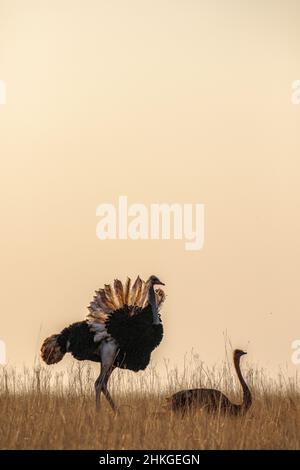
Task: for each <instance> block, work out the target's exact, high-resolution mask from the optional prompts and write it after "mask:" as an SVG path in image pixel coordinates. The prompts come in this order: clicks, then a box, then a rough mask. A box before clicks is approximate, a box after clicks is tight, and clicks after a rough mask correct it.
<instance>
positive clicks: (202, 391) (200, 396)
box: [167, 349, 252, 416]
mask: <svg viewBox="0 0 300 470" xmlns="http://www.w3.org/2000/svg"><path fill="white" fill-rule="evenodd" d="M244 354H247V353H245V352H244V351H241V350H240V349H236V350H235V351H234V352H233V362H234V367H235V370H236V373H237V376H238V379H239V381H240V384H241V386H242V389H243V402H242V403H241V404H240V405H236V404H235V403H231V401H230V400H229V399H228V398H227V397H226V395H224V394H223V393H222V392H220V391H219V390H215V389H209V388H195V389H192V390H182V391H180V392H178V393H175V394H174V395H172V396H171V397H170V398H168V399H167V400H168V401H170V402H171V407H172V410H173V411H181V412H182V413H185V412H186V411H187V410H188V409H190V408H194V407H199V408H204V409H205V410H206V411H207V412H209V413H216V412H220V413H223V414H229V415H233V416H237V415H242V414H244V413H246V411H247V410H248V409H249V408H250V406H251V404H252V397H251V392H250V390H249V388H248V386H247V384H246V382H245V380H244V378H243V376H242V373H241V369H240V359H241V356H243V355H244Z"/></svg>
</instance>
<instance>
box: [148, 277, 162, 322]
mask: <svg viewBox="0 0 300 470" xmlns="http://www.w3.org/2000/svg"><path fill="white" fill-rule="evenodd" d="M148 302H149V304H150V305H151V309H152V318H153V325H159V324H160V321H159V316H158V308H157V305H156V296H155V290H154V287H153V285H152V284H151V285H150V287H149V291H148Z"/></svg>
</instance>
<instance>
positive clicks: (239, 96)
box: [0, 0, 300, 375]
mask: <svg viewBox="0 0 300 470" xmlns="http://www.w3.org/2000/svg"><path fill="white" fill-rule="evenodd" d="M299 58H300V4H299V1H298V0H287V1H285V2H283V1H277V0H272V1H271V0H264V1H263V2H261V1H258V0H254V1H245V0H244V1H243V0H239V1H237V0H227V1H223V0H219V1H211V0H202V1H200V0H199V1H195V0H193V1H192V0H184V1H183V0H173V1H171V0H169V1H167V0H159V1H158V0H157V1H151V2H150V1H145V0H135V1H133V0H129V1H127V2H124V1H121V0H111V1H102V0H98V1H96V0H88V1H78V0H77V1H76V0H59V1H58V0H56V1H53V0H52V1H38V0H26V1H21V0H0V79H2V80H5V82H6V85H7V104H6V105H5V106H0V132H1V138H0V155H1V176H0V177H1V185H0V188H1V198H0V205H1V208H0V209H1V210H0V214H1V235H0V240H1V286H2V293H1V323H0V339H2V340H4V341H5V342H6V345H7V356H8V360H9V362H10V363H12V364H21V363H23V362H26V363H27V364H32V362H33V359H34V356H35V354H36V353H37V351H38V349H39V344H40V342H41V340H42V339H43V338H44V337H45V336H46V335H48V334H50V333H54V332H58V331H60V330H61V329H62V328H63V327H64V326H66V325H67V324H69V323H71V322H73V321H78V320H80V319H83V318H84V316H85V313H86V309H85V307H86V305H87V304H88V303H89V301H90V299H91V296H92V295H93V291H94V290H95V289H96V288H98V287H100V286H102V285H103V284H104V283H107V282H110V281H111V280H113V279H114V278H115V277H120V278H122V279H124V278H125V277H126V275H127V274H128V275H131V276H135V275H136V274H140V275H141V276H142V277H148V276H149V275H150V274H156V275H158V276H159V277H161V278H162V280H163V281H164V282H165V283H166V292H167V294H168V298H167V302H166V305H165V308H164V311H163V320H164V325H165V339H164V341H163V343H162V345H161V346H160V348H159V349H158V350H157V351H156V352H155V355H154V357H155V359H156V360H160V359H162V358H163V357H168V358H170V359H171V360H172V362H173V363H177V362H180V361H181V360H182V358H183V356H184V354H185V352H186V351H190V349H191V348H192V347H193V348H194V349H195V350H196V351H197V353H198V354H199V356H200V358H201V359H203V360H204V361H205V363H207V364H211V363H213V362H216V361H221V360H222V359H223V357H224V338H223V335H224V332H227V336H228V337H229V338H230V340H231V342H232V345H233V346H234V347H241V348H245V349H247V350H248V352H249V360H250V361H251V362H252V361H253V362H255V363H260V364H262V365H263V366H265V367H267V368H268V369H269V370H270V372H271V371H272V372H274V371H275V370H277V368H278V367H279V366H282V365H284V364H288V367H289V373H290V374H291V375H294V374H296V372H297V370H298V372H299V367H300V366H298V367H297V366H295V365H292V364H291V361H290V357H291V352H292V350H291V342H292V341H293V340H294V339H297V338H300V321H299V317H300V315H299V313H300V311H299V310H300V297H299V266H300V218H299V209H300V189H299V173H300V161H299V155H300V139H299V124H300V106H293V105H292V104H291V83H292V81H293V80H296V79H299V78H300V59H299ZM123 194H124V195H127V196H128V199H129V202H130V203H134V202H140V203H143V204H146V205H148V204H150V203H157V202H168V203H174V202H178V203H181V204H183V203H188V202H192V203H197V202H198V203H204V204H205V211H206V212H205V245H204V249H203V250H202V251H200V252H187V251H185V250H184V247H183V242H182V241H100V240H98V239H97V237H96V224H97V221H98V219H97V218H96V216H95V212H96V207H97V206H98V205H99V204H100V203H103V202H112V203H116V202H117V199H118V197H119V195H123Z"/></svg>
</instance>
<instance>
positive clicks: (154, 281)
mask: <svg viewBox="0 0 300 470" xmlns="http://www.w3.org/2000/svg"><path fill="white" fill-rule="evenodd" d="M148 282H149V284H150V285H151V286H164V285H165V284H164V283H163V282H161V281H160V280H159V279H158V277H157V276H154V275H152V276H150V277H149V279H148Z"/></svg>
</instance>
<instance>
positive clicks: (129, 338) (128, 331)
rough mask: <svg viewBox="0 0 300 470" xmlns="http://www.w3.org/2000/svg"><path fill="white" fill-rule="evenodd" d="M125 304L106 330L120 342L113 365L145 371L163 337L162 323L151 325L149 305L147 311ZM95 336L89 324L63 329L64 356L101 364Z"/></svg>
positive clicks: (114, 314) (76, 324)
mask: <svg viewBox="0 0 300 470" xmlns="http://www.w3.org/2000/svg"><path fill="white" fill-rule="evenodd" d="M131 312H132V307H128V306H127V305H125V306H124V307H123V308H121V309H119V310H117V311H115V312H114V313H113V314H112V315H110V316H109V318H108V320H107V322H106V328H107V332H108V333H109V335H110V336H111V337H112V338H113V339H114V340H115V341H116V342H117V343H118V346H119V352H118V354H117V356H116V359H115V362H114V366H115V367H119V368H121V369H129V370H132V371H135V372H137V371H139V370H144V369H145V368H146V367H147V365H148V364H149V362H150V357H151V353H152V351H153V350H154V349H155V348H156V347H157V346H158V345H159V344H160V342H161V340H162V338H163V326H162V324H161V323H160V324H158V325H153V324H152V311H151V307H150V305H148V306H147V307H145V308H143V309H142V308H137V307H135V312H134V315H131ZM94 336H95V333H93V332H92V331H91V329H90V326H89V324H88V322H87V321H81V322H77V323H73V324H71V325H70V326H68V327H67V328H64V329H63V330H62V332H61V333H60V335H59V336H58V338H57V342H58V344H59V346H60V349H61V351H62V353H66V352H70V353H71V354H72V355H73V357H74V358H75V359H77V360H79V361H83V360H89V361H94V362H101V358H100V354H99V343H95V342H94Z"/></svg>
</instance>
